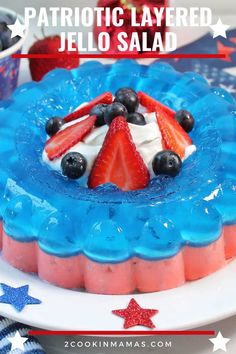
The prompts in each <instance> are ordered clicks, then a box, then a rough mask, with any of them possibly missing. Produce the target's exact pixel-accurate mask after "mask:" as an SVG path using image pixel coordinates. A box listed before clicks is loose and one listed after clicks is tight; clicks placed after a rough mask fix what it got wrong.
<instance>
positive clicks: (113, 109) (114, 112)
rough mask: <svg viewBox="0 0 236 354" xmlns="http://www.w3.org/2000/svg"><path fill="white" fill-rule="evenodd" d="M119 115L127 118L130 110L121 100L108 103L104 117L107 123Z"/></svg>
mask: <svg viewBox="0 0 236 354" xmlns="http://www.w3.org/2000/svg"><path fill="white" fill-rule="evenodd" d="M118 116H122V117H124V118H126V119H127V118H128V111H127V109H126V107H125V106H124V105H123V104H122V103H120V102H114V103H112V104H110V105H108V106H107V108H106V110H105V113H104V119H105V122H106V124H108V125H109V124H111V122H112V121H113V119H114V118H116V117H118Z"/></svg>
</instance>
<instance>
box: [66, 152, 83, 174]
mask: <svg viewBox="0 0 236 354" xmlns="http://www.w3.org/2000/svg"><path fill="white" fill-rule="evenodd" d="M86 167H87V160H86V159H85V157H84V156H83V155H82V154H80V153H79V152H69V153H68V154H66V155H65V156H64V157H63V159H62V161H61V170H62V174H63V175H64V176H66V177H68V178H70V179H78V178H80V177H82V176H83V174H84V173H85V171H86Z"/></svg>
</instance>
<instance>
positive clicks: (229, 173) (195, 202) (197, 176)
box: [0, 60, 236, 294]
mask: <svg viewBox="0 0 236 354" xmlns="http://www.w3.org/2000/svg"><path fill="white" fill-rule="evenodd" d="M235 115H236V105H235V101H234V100H233V99H232V97H231V96H230V95H229V94H228V93H227V92H226V91H224V90H222V89H219V88H211V87H209V85H208V84H207V82H206V81H205V80H204V79H203V78H202V77H201V76H199V75H197V74H194V73H185V74H181V73H179V72H176V71H175V70H174V69H173V68H172V67H171V66H169V65H168V64H165V63H160V62H155V63H153V64H152V65H149V66H145V65H139V64H138V63H137V62H135V61H131V60H120V61H118V62H117V63H115V64H113V65H102V64H100V63H98V62H89V63H86V64H83V65H81V66H80V67H79V68H77V69H73V70H71V71H67V70H63V69H57V70H54V71H52V72H51V73H49V74H48V75H47V76H46V77H45V78H44V79H43V80H42V81H41V82H40V83H29V84H26V85H23V86H21V87H20V88H19V89H17V91H16V92H15V94H14V95H13V97H12V99H11V100H10V101H8V102H5V103H3V104H2V107H1V108H0V133H1V145H0V157H1V158H0V168H1V176H0V193H1V194H0V196H1V199H0V203H1V209H0V210H1V217H2V233H1V234H2V236H1V248H2V257H3V258H4V259H5V260H6V261H7V262H8V263H10V264H11V265H12V266H14V267H16V268H18V269H20V270H22V271H25V272H29V273H37V274H38V275H39V277H40V278H41V279H43V280H46V281H49V282H51V283H53V284H55V285H58V286H61V287H65V288H73V289H81V288H85V289H86V290H87V291H89V292H93V293H101V294H126V293H131V292H133V291H136V290H138V291H140V292H153V291H160V290H165V289H169V288H174V287H177V286H179V285H181V284H183V283H184V282H185V281H188V280H195V279H199V278H202V277H204V276H206V275H209V274H211V273H213V272H215V271H217V270H218V269H220V268H221V267H223V266H224V265H225V264H226V262H227V261H228V260H229V259H231V258H233V257H234V256H235V255H236V234H235V231H236V226H235V224H236V183H235V179H236V168H235V164H234V163H233V161H234V155H235V151H236V121H235V118H236V117H235Z"/></svg>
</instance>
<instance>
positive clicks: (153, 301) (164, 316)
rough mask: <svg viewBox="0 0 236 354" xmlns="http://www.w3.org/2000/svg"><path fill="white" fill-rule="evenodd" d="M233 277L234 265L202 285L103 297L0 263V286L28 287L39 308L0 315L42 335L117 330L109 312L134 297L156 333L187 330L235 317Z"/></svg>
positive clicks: (5, 309)
mask: <svg viewBox="0 0 236 354" xmlns="http://www.w3.org/2000/svg"><path fill="white" fill-rule="evenodd" d="M235 274H236V260H234V261H232V262H230V263H229V264H228V265H227V266H225V267H224V268H223V269H221V270H220V271H218V272H216V273H214V274H212V275H210V276H208V277H206V278H204V279H201V280H198V281H194V282H188V283H187V284H185V285H184V286H181V287H179V288H176V289H172V290H168V291H163V292H159V293H150V294H135V295H125V296H124V295H121V296H119V295H113V296H108V295H94V294H88V293H85V292H79V291H72V290H65V289H61V288H58V287H55V286H53V285H50V284H48V283H45V282H43V281H41V280H40V279H39V278H38V277H37V276H33V275H29V274H25V273H23V272H20V271H18V270H16V269H14V268H12V267H11V266H9V265H8V264H7V263H5V262H4V261H3V260H2V259H1V258H0V283H6V284H8V285H10V286H15V287H18V286H22V285H26V284H29V286H30V291H29V294H30V295H31V296H33V297H36V298H38V299H40V300H42V304H40V305H29V306H26V307H25V309H24V310H23V311H22V312H20V313H17V312H16V311H15V310H14V309H13V307H12V306H10V305H7V304H0V313H1V315H3V316H7V317H8V318H11V319H13V320H17V321H19V322H23V323H26V324H29V325H32V326H34V327H40V328H44V329H53V330H122V329H123V319H122V318H120V317H117V316H115V315H113V314H112V313H111V311H112V310H114V309H120V308H126V307H127V305H128V303H129V301H130V299H131V298H132V297H134V298H135V299H136V300H137V301H138V303H139V304H140V306H142V307H144V308H154V309H158V310H159V313H158V314H157V315H156V316H155V317H153V321H154V323H155V325H156V327H157V329H158V330H161V329H167V330H175V329H190V328H195V327H198V326H203V325H206V324H210V323H213V322H215V321H218V320H221V319H224V318H226V317H229V316H231V315H234V314H236V277H235ZM0 295H1V290H0ZM132 329H133V330H135V329H142V327H133V328H131V330H132ZM209 329H210V327H209Z"/></svg>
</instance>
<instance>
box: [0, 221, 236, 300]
mask: <svg viewBox="0 0 236 354" xmlns="http://www.w3.org/2000/svg"><path fill="white" fill-rule="evenodd" d="M0 235H1V236H0V247H1V249H2V254H3V257H4V259H5V260H7V262H8V263H10V264H11V265H12V266H14V267H15V268H18V269H20V270H22V271H24V272H27V273H38V275H39V277H40V278H41V279H43V280H46V281H48V282H50V283H52V284H55V285H57V286H60V287H63V288H70V289H79V288H85V289H86V290H87V291H89V292H91V293H96V294H128V293H132V292H133V291H134V290H138V291H140V292H153V291H161V290H166V289H170V288H175V287H177V286H180V285H182V284H183V283H185V281H188V280H195V279H199V278H203V277H205V276H207V275H209V274H211V273H213V272H215V271H217V270H218V269H220V268H221V267H223V266H224V264H225V263H226V260H227V259H230V258H232V257H234V256H236V225H233V226H225V227H224V229H223V233H222V235H221V237H220V238H219V239H218V240H217V241H215V242H214V243H212V244H210V245H208V246H206V247H189V246H187V247H185V248H183V249H182V251H180V252H179V253H178V254H177V255H176V256H174V257H172V258H168V259H165V260H159V261H148V260H143V259H140V258H132V259H130V260H128V261H125V262H122V263H118V264H101V263H97V262H94V261H92V260H90V259H88V258H87V257H85V256H83V255H78V256H74V257H68V258H60V257H56V256H52V255H49V254H47V253H45V252H43V251H42V250H41V249H40V248H39V247H38V245H37V243H36V242H29V243H27V242H18V241H15V240H13V239H12V238H11V237H9V236H8V235H6V234H5V233H4V231H3V230H2V225H0Z"/></svg>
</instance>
